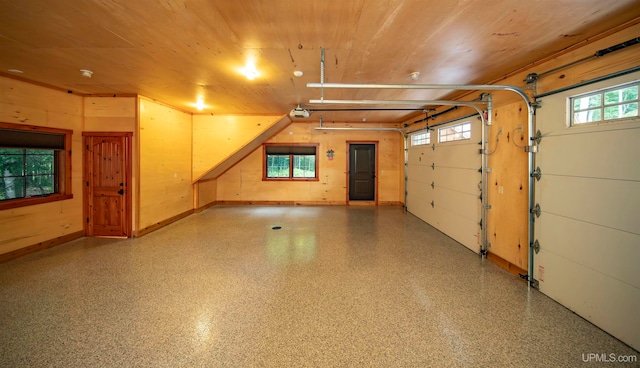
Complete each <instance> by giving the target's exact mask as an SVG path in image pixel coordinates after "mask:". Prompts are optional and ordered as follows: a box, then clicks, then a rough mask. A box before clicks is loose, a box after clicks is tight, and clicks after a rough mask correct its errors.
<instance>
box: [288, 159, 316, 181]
mask: <svg viewBox="0 0 640 368" xmlns="http://www.w3.org/2000/svg"><path fill="white" fill-rule="evenodd" d="M293 177H294V178H315V177H316V156H310V155H304V156H303V155H294V156H293Z"/></svg>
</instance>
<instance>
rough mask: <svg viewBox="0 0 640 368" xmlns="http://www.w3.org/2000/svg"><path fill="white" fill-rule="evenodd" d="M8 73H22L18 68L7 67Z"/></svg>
mask: <svg viewBox="0 0 640 368" xmlns="http://www.w3.org/2000/svg"><path fill="white" fill-rule="evenodd" d="M8 72H9V73H15V74H22V73H24V72H23V71H22V70H20V69H9V70H8Z"/></svg>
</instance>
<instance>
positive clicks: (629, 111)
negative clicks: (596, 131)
mask: <svg viewBox="0 0 640 368" xmlns="http://www.w3.org/2000/svg"><path fill="white" fill-rule="evenodd" d="M632 116H638V103H637V102H636V103H630V104H624V105H617V106H609V107H605V108H604V120H611V119H621V118H627V117H632Z"/></svg>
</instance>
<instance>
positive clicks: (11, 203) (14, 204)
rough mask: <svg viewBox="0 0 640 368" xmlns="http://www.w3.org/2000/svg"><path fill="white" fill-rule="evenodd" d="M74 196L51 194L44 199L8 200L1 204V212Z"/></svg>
mask: <svg viewBox="0 0 640 368" xmlns="http://www.w3.org/2000/svg"><path fill="white" fill-rule="evenodd" d="M72 198H73V194H51V195H48V196H44V197H31V198H17V199H8V200H4V201H2V202H0V211H1V210H8V209H12V208H18V207H26V206H32V205H36V204H42V203H49V202H56V201H63V200H66V199H72Z"/></svg>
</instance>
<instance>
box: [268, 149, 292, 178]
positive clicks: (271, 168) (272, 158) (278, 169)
mask: <svg viewBox="0 0 640 368" xmlns="http://www.w3.org/2000/svg"><path fill="white" fill-rule="evenodd" d="M267 177H268V178H288V177H289V155H267Z"/></svg>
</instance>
